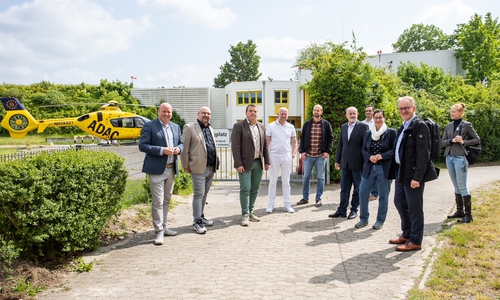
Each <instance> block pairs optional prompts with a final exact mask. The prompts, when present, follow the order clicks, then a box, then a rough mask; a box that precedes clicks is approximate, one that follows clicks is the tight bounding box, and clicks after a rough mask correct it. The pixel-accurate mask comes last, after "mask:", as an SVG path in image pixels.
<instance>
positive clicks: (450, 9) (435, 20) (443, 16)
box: [415, 0, 475, 34]
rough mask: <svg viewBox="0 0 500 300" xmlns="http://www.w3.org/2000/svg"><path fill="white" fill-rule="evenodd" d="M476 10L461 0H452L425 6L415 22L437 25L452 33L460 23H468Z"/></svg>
mask: <svg viewBox="0 0 500 300" xmlns="http://www.w3.org/2000/svg"><path fill="white" fill-rule="evenodd" d="M474 12H475V11H474V8H472V7H470V6H468V5H466V4H463V3H462V1H461V0H452V1H450V2H449V3H445V4H437V5H429V6H425V7H424V8H423V12H422V13H421V14H419V15H418V16H417V18H416V22H415V23H422V24H425V25H435V26H437V27H439V28H440V29H441V30H443V31H444V32H446V33H448V34H450V33H452V32H453V30H455V29H456V28H457V26H456V25H457V24H458V23H467V22H468V20H469V19H470V17H472V15H474ZM457 20H458V21H457Z"/></svg>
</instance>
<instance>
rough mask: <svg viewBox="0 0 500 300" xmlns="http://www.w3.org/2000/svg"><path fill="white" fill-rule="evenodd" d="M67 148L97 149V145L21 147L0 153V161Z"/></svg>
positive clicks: (65, 149)
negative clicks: (20, 148) (10, 151)
mask: <svg viewBox="0 0 500 300" xmlns="http://www.w3.org/2000/svg"><path fill="white" fill-rule="evenodd" d="M69 149H77V150H78V149H84V150H94V151H95V150H97V149H98V145H71V146H68V145H63V146H50V147H43V148H37V149H28V148H25V149H22V150H20V151H17V152H14V153H9V154H2V155H0V162H9V161H14V160H18V159H24V158H29V157H33V156H36V155H38V154H40V153H42V152H61V151H67V150H69Z"/></svg>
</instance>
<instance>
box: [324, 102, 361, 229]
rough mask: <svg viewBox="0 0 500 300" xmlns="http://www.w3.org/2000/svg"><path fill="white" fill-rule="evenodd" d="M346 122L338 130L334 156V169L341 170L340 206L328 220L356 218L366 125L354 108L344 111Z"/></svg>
mask: <svg viewBox="0 0 500 300" xmlns="http://www.w3.org/2000/svg"><path fill="white" fill-rule="evenodd" d="M346 117H347V120H348V122H347V123H344V124H343V125H342V127H341V128H340V138H339V141H338V144H337V153H336V154H335V169H337V170H340V169H342V170H341V177H340V205H339V207H338V208H337V211H336V212H335V213H333V214H330V215H329V216H328V217H330V218H345V217H347V218H348V219H354V218H356V217H357V216H358V207H359V184H360V183H361V172H362V171H363V162H364V159H363V154H362V153H361V148H362V147H363V139H364V137H365V132H366V131H367V130H368V125H367V124H365V123H363V122H360V121H358V110H357V109H356V107H349V108H347V109H346ZM353 186H354V191H353V192H352V198H351V212H350V213H349V215H348V216H347V207H348V206H349V194H350V193H351V187H353Z"/></svg>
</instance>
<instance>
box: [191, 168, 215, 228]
mask: <svg viewBox="0 0 500 300" xmlns="http://www.w3.org/2000/svg"><path fill="white" fill-rule="evenodd" d="M213 178H214V167H213V166H212V167H207V168H206V169H205V172H203V174H193V173H191V180H192V181H193V222H194V223H196V221H198V220H199V219H201V218H202V217H203V216H204V215H203V211H204V210H205V203H206V202H207V196H208V191H210V186H211V185H212V180H213Z"/></svg>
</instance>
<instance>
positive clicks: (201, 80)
mask: <svg viewBox="0 0 500 300" xmlns="http://www.w3.org/2000/svg"><path fill="white" fill-rule="evenodd" d="M218 71H219V67H218V66H216V65H214V64H209V65H202V66H195V65H185V66H182V67H181V68H174V69H172V70H168V71H167V72H162V73H159V74H154V75H153V74H148V75H145V76H144V77H143V78H138V80H137V81H136V82H135V83H134V86H136V87H140V88H151V87H162V86H163V87H165V88H171V87H173V86H185V87H210V86H212V85H213V83H214V82H213V79H214V78H215V77H216V76H217V74H218Z"/></svg>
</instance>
